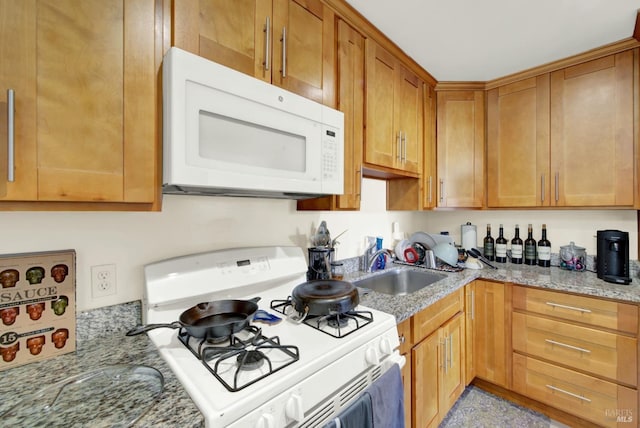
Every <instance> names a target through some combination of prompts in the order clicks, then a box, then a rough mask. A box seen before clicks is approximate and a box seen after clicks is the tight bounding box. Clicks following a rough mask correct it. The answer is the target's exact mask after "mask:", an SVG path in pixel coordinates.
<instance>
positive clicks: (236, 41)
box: [173, 0, 275, 82]
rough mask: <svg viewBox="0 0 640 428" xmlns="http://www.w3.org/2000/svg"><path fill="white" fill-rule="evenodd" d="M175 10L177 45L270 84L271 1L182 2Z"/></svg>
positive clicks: (175, 44)
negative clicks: (267, 58)
mask: <svg viewBox="0 0 640 428" xmlns="http://www.w3.org/2000/svg"><path fill="white" fill-rule="evenodd" d="M173 8H174V10H173V19H174V34H173V45H174V46H177V47H179V48H181V49H184V50H186V51H189V52H192V53H194V54H196V55H200V56H202V57H204V58H207V59H210V60H212V61H215V62H217V63H220V64H223V65H226V66H227V67H230V68H233V69H235V70H238V71H241V72H243V73H245V74H248V75H250V76H255V77H257V78H260V79H263V80H266V81H267V82H271V63H269V62H268V61H267V60H266V59H265V58H266V55H267V54H268V53H270V52H271V49H272V47H273V46H274V45H275V44H274V43H273V42H272V39H271V32H269V33H268V34H267V33H266V30H267V25H268V26H269V29H270V28H272V18H271V0H180V1H174V2H173ZM270 60H271V58H269V61H270Z"/></svg>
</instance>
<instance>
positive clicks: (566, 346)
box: [544, 339, 591, 354]
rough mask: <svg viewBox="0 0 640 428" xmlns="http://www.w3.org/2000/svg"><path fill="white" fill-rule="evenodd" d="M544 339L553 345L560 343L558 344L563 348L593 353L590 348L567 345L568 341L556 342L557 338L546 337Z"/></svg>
mask: <svg viewBox="0 0 640 428" xmlns="http://www.w3.org/2000/svg"><path fill="white" fill-rule="evenodd" d="M544 341H545V342H547V343H550V344H552V345H558V346H562V347H563V348H567V349H573V350H574V351H578V352H584V353H586V354H590V353H591V351H590V350H588V349H584V348H578V347H577V346H573V345H567V344H566V343H562V342H556V341H555V340H551V339H545V340H544Z"/></svg>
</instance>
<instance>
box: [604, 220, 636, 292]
mask: <svg viewBox="0 0 640 428" xmlns="http://www.w3.org/2000/svg"><path fill="white" fill-rule="evenodd" d="M597 245H598V248H597V256H596V257H597V258H596V272H597V274H598V278H600V279H603V280H605V281H607V282H613V283H616V284H629V283H630V282H631V278H630V277H629V233H628V232H622V231H620V230H599V231H598V234H597Z"/></svg>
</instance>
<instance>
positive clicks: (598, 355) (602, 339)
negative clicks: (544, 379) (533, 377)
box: [512, 313, 638, 386]
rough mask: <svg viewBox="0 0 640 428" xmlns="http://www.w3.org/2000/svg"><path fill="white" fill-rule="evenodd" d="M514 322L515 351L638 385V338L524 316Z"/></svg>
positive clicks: (514, 315) (515, 315) (520, 314)
mask: <svg viewBox="0 0 640 428" xmlns="http://www.w3.org/2000/svg"><path fill="white" fill-rule="evenodd" d="M512 322H513V330H512V332H513V334H512V344H513V350H514V351H519V352H522V353H526V354H529V355H532V356H536V357H540V358H544V359H545V360H549V361H553V362H556V363H559V364H562V365H565V366H568V367H571V368H575V369H578V370H582V371H585V372H589V373H592V374H595V375H598V376H602V377H606V378H608V379H611V380H613V381H618V382H622V383H625V384H628V385H631V386H636V385H637V360H638V357H637V356H638V353H637V346H638V342H637V339H636V338H632V337H627V336H622V335H619V334H615V333H610V332H607V331H602V330H596V329H593V328H589V327H581V326H577V325H573V324H569V323H564V322H560V321H556V320H552V319H548V318H541V317H538V316H535V315H526V314H522V313H514V314H513V318H512Z"/></svg>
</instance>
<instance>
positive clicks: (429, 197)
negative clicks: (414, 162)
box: [427, 176, 433, 204]
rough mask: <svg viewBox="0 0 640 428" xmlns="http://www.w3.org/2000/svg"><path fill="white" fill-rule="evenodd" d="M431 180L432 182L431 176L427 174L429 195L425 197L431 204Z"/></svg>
mask: <svg viewBox="0 0 640 428" xmlns="http://www.w3.org/2000/svg"><path fill="white" fill-rule="evenodd" d="M432 182H433V177H432V176H429V195H428V197H427V201H429V204H431V200H432V198H433V196H432V193H431V192H432Z"/></svg>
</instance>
